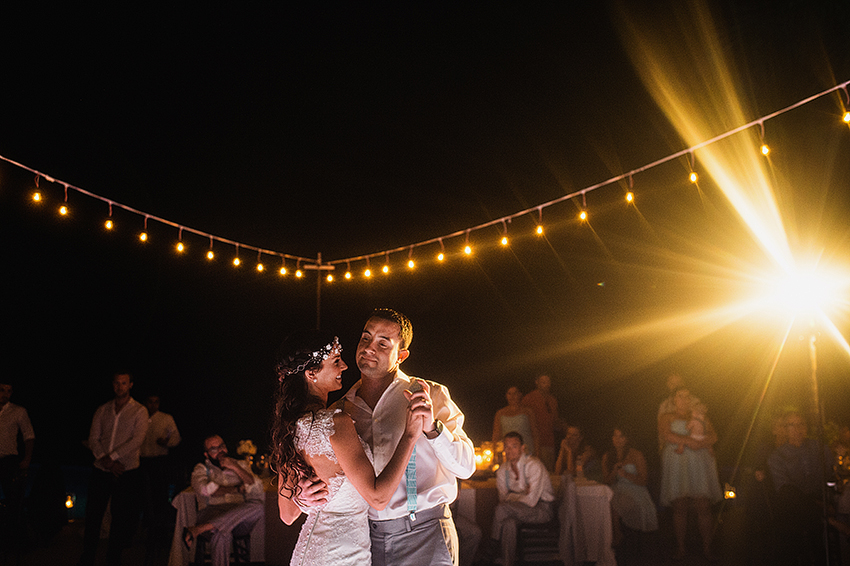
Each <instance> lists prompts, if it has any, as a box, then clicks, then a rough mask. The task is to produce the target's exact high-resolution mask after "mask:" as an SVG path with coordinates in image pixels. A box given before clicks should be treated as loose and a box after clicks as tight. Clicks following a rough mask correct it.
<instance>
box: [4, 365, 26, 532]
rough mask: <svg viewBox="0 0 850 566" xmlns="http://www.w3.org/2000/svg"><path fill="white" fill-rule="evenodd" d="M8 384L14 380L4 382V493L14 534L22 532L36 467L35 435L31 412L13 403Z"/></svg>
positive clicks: (10, 386) (10, 387)
mask: <svg viewBox="0 0 850 566" xmlns="http://www.w3.org/2000/svg"><path fill="white" fill-rule="evenodd" d="M3 379H6V382H4V381H3ZM8 381H11V380H10V379H8V378H0V489H2V490H3V496H4V503H5V505H6V506H7V509H8V510H9V516H10V517H11V518H12V526H13V527H14V530H20V528H21V521H20V518H21V515H22V513H23V502H24V487H25V483H26V482H25V480H26V476H27V472H28V471H29V468H30V464H31V463H32V453H33V449H34V447H35V432H34V431H33V428H32V423H31V422H30V418H29V414H27V410H26V409H25V408H23V407H21V406H20V405H16V404H15V403H12V402H11V398H12V389H13V388H12V384H11V383H8ZM18 434H20V435H21V438H22V439H23V448H24V453H23V455H21V454H19V452H18ZM6 534H10V535H11V533H6ZM15 535H16V536H13V539H19V538H20V534H19V533H15Z"/></svg>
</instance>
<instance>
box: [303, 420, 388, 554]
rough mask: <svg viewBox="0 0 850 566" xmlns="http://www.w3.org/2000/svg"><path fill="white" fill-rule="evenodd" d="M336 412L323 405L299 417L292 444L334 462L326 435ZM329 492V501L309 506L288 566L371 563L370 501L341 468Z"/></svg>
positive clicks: (330, 430) (331, 433) (331, 429)
mask: <svg viewBox="0 0 850 566" xmlns="http://www.w3.org/2000/svg"><path fill="white" fill-rule="evenodd" d="M338 412H340V410H339V409H337V410H336V411H333V410H329V409H325V410H321V411H317V412H316V413H315V415H313V414H308V415H304V416H303V417H301V418H300V419H298V423H297V425H296V426H297V428H296V432H295V447H296V448H297V449H298V450H301V451H302V452H304V453H305V454H307V455H309V456H311V457H314V456H325V457H327V458H328V459H329V460H331V461H332V462H337V458H336V454H334V451H333V448H331V443H330V440H329V437H330V436H332V435H333V433H334V421H333V416H334V414H335V413H338ZM360 443H361V444H362V445H363V447H364V450H365V451H366V455H367V456H368V457H369V460H370V461H371V460H372V453H371V451H370V450H369V447H368V446H367V445H366V444H365V443H363V441H362V440H361V441H360ZM328 492H329V495H328V502H327V503H326V504H325V505H324V506H323V507H316V508H313V509H310V510H309V513H308V514H307V520H306V521H305V522H304V526H302V527H301V532H300V533H299V534H298V542H297V543H296V545H295V550H294V551H293V552H292V561H291V562H290V566H318V565H321V564H329V565H334V566H336V565H346V564H351V565H357V566H362V565H366V566H368V565H369V564H371V563H372V553H371V551H370V546H371V544H370V540H369V515H368V509H369V505H368V504H367V503H366V501H365V500H364V499H363V497H362V496H361V495H360V494H359V493H358V492H357V490H356V489H354V486H353V485H352V484H351V482H350V481H348V478H346V477H345V474H343V473H342V472H339V473H338V474H337V475H335V476H334V477H332V478H330V480H329V481H328ZM304 511H305V512H307V511H308V510H306V509H305V510H304Z"/></svg>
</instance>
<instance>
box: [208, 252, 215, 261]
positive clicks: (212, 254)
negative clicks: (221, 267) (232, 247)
mask: <svg viewBox="0 0 850 566" xmlns="http://www.w3.org/2000/svg"><path fill="white" fill-rule="evenodd" d="M207 259H209V260H212V259H215V253H213V251H212V250H209V251H207Z"/></svg>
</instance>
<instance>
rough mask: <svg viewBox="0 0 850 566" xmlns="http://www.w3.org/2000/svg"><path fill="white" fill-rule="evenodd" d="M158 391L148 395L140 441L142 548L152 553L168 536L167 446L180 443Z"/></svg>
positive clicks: (178, 435) (168, 475)
mask: <svg viewBox="0 0 850 566" xmlns="http://www.w3.org/2000/svg"><path fill="white" fill-rule="evenodd" d="M159 403H160V400H159V395H148V396H147V398H146V399H145V407H146V408H147V410H148V433H147V434H146V435H145V441H144V442H143V443H142V448H141V451H140V459H139V469H140V470H141V471H142V477H143V481H144V482H145V505H144V514H143V517H144V525H145V526H146V527H147V529H148V542H147V545H146V547H145V552H146V553H148V556H152V555H153V553H154V551H155V550H156V546H157V545H158V544H159V542H160V541H162V542H166V541H167V540H169V537H168V529H167V527H168V522H167V521H166V520H165V519H166V517H167V512H168V507H169V502H168V484H169V480H170V476H171V470H170V465H169V458H168V449H169V448H174V447H175V446H177V445H178V444H180V432H179V431H178V430H177V424H176V423H175V422H174V417H172V416H171V415H169V414H168V413H163V412H162V411H160V410H159Z"/></svg>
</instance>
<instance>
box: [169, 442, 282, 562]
mask: <svg viewBox="0 0 850 566" xmlns="http://www.w3.org/2000/svg"><path fill="white" fill-rule="evenodd" d="M204 456H205V458H206V459H205V461H204V462H200V463H198V464H197V465H196V466H195V469H194V470H192V489H194V490H195V497H197V498H198V509H199V511H198V522H197V523H196V524H195V526H192V527H187V528H186V529H185V530H184V531H183V541H184V542H185V543H186V546H187V547H190V546H191V545H192V543H193V542H194V540H195V538H196V537H197V536H198V535H200V534H203V533H206V532H208V531H212V541H211V549H212V551H211V554H212V563H213V566H227V564H228V563H229V559H230V545H231V543H232V540H233V535H232V533H233V531H234V530H235V529H237V527H241V528H240V529H239V530H240V531H242V530H244V531H246V532H248V531H250V530H251V528H253V526H254V524H255V523H256V522H257V521H259V520H260V519H261V518H262V517H263V506H264V503H265V499H264V497H265V493H264V491H263V484H262V481H260V478H258V477H257V476H256V475H254V473H253V472H251V468H250V465H249V464H248V462H247V461H245V460H235V459H233V458H231V457H229V456H228V455H227V446H226V445H225V444H224V440H223V439H222V438H221V437H220V436H218V435H214V436H210V437H208V438H207V439H206V440H204Z"/></svg>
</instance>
